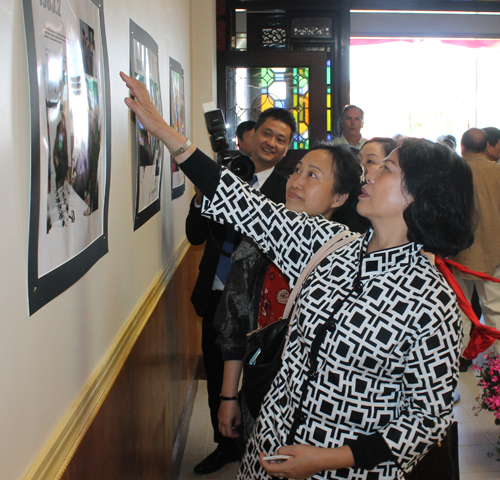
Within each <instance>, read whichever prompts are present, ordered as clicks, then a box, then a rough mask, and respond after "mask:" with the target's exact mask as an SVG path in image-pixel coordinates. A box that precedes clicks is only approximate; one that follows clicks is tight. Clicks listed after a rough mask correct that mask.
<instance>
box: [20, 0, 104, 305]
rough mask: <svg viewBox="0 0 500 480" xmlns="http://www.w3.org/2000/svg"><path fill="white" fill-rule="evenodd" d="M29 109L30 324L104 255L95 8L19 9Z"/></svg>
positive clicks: (98, 17)
mask: <svg viewBox="0 0 500 480" xmlns="http://www.w3.org/2000/svg"><path fill="white" fill-rule="evenodd" d="M23 10H24V21H25V31H26V46H27V54H28V69H29V84H30V104H31V145H32V147H31V152H32V159H31V211H30V229H29V247H28V248H29V251H28V302H29V311H30V315H31V314H33V313H34V312H36V311H37V310H38V309H40V308H41V307H42V306H44V305H45V304H46V303H48V302H50V301H51V300H52V299H54V298H55V297H56V296H58V295H59V294H60V293H62V292H64V291H65V290H66V289H67V288H69V287H70V286H71V285H73V284H74V283H75V282H77V281H78V280H79V279H80V278H81V277H82V276H83V275H84V274H85V273H86V272H87V271H88V270H89V269H90V268H91V267H92V266H93V265H94V264H95V263H96V262H97V261H98V260H99V259H100V258H101V257H102V256H103V255H105V254H106V253H107V252H108V235H107V232H108V198H109V178H110V166H111V128H110V103H109V73H108V57H107V47H106V35H105V30H104V13H103V2H102V0H99V1H98V0H23Z"/></svg>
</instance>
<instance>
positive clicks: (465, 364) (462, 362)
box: [458, 357, 472, 373]
mask: <svg viewBox="0 0 500 480" xmlns="http://www.w3.org/2000/svg"><path fill="white" fill-rule="evenodd" d="M471 365H472V360H467V359H466V358H464V357H460V365H459V366H458V370H459V371H460V372H462V373H463V372H466V371H467V369H468V368H469V367H470V366H471Z"/></svg>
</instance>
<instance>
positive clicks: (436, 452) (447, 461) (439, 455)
mask: <svg viewBox="0 0 500 480" xmlns="http://www.w3.org/2000/svg"><path fill="white" fill-rule="evenodd" d="M405 480H460V469H459V465H458V424H457V422H453V423H452V424H451V425H450V426H449V427H448V430H447V431H446V435H445V436H444V438H443V439H442V440H441V441H440V442H439V443H438V444H437V445H434V446H433V447H431V449H430V450H429V451H428V452H427V453H426V454H425V455H424V457H423V458H422V459H421V460H420V461H419V462H418V463H417V464H416V465H415V467H413V470H412V471H411V472H408V473H405Z"/></svg>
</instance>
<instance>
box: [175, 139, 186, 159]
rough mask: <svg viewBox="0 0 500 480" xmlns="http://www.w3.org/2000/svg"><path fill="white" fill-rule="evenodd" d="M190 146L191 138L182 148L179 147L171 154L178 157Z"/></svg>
mask: <svg viewBox="0 0 500 480" xmlns="http://www.w3.org/2000/svg"><path fill="white" fill-rule="evenodd" d="M190 146H191V140H189V139H188V140H187V142H186V143H185V144H184V145H183V146H182V147H181V148H179V150H176V151H175V152H171V153H170V155H172V158H175V157H178V156H179V155H182V154H183V153H184V152H185V151H186V150H187V149H188V148H189V147H190Z"/></svg>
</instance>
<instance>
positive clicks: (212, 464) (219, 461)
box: [193, 445, 240, 475]
mask: <svg viewBox="0 0 500 480" xmlns="http://www.w3.org/2000/svg"><path fill="white" fill-rule="evenodd" d="M239 459H240V456H239V455H238V451H237V450H236V449H234V448H228V447H224V446H222V445H219V446H218V447H217V448H216V449H215V450H214V451H213V452H212V453H211V454H210V455H209V456H208V457H207V458H205V459H204V460H202V461H201V462H200V463H198V465H196V467H194V468H193V471H194V473H197V474H198V475H208V474H209V473H213V472H216V471H217V470H220V469H221V468H222V467H223V466H224V465H226V463H232V462H236V460H239Z"/></svg>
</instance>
